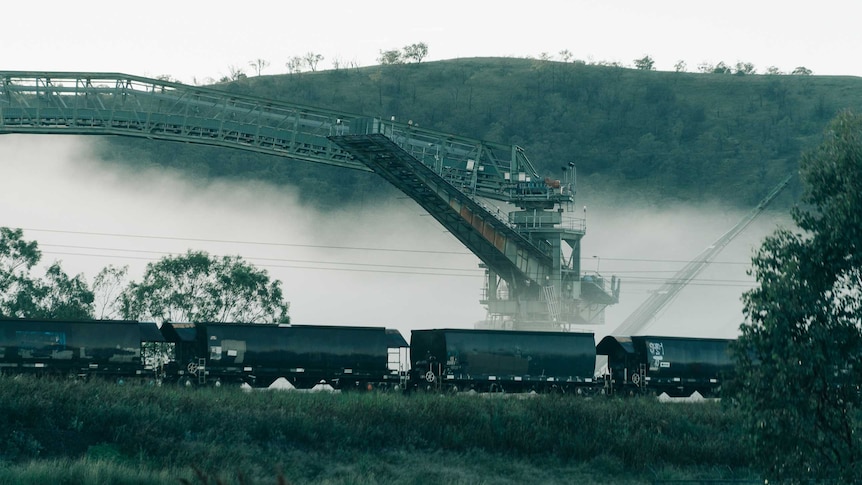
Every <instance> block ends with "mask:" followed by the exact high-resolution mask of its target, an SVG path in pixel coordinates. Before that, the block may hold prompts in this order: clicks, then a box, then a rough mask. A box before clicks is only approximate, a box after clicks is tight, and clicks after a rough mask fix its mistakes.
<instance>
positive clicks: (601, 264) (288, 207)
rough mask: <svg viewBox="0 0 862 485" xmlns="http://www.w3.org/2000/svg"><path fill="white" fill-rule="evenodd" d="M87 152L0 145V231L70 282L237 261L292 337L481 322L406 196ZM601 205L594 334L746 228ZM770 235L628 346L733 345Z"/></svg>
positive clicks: (40, 144) (724, 220)
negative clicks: (348, 192) (609, 301)
mask: <svg viewBox="0 0 862 485" xmlns="http://www.w3.org/2000/svg"><path fill="white" fill-rule="evenodd" d="M92 141H93V139H90V138H87V137H74V136H46V135H3V136H2V137H0V180H3V182H4V184H3V186H4V190H3V191H0V205H2V207H3V211H2V217H0V226H8V227H21V228H23V229H24V230H25V238H26V239H28V240H36V241H38V243H39V246H40V248H41V249H42V250H43V253H44V256H43V263H44V264H43V266H45V265H47V264H50V263H51V262H53V261H55V260H60V261H61V263H62V267H63V269H64V270H65V271H66V272H67V273H69V274H70V275H74V274H78V273H82V274H83V275H84V276H85V277H86V278H87V280H88V281H92V279H93V277H94V276H95V275H96V274H97V273H98V272H99V271H100V270H101V269H102V268H104V267H105V266H108V265H115V266H123V265H128V266H129V267H130V278H131V279H133V280H140V278H141V276H142V274H143V270H144V268H145V266H146V264H147V263H148V262H152V261H155V260H158V259H160V258H161V257H163V256H165V255H168V254H179V253H184V252H185V251H187V250H189V249H193V250H204V251H208V252H210V253H211V254H214V255H240V256H242V257H243V258H244V259H246V260H247V261H249V262H250V263H252V264H254V265H256V266H258V267H260V268H263V269H266V270H267V271H268V272H269V274H270V276H271V277H272V278H273V279H278V280H280V281H282V283H283V289H284V294H285V296H286V299H287V300H288V301H290V303H291V311H290V313H291V317H292V319H293V321H294V322H295V323H300V324H326V325H385V326H387V327H394V328H398V329H399V330H401V331H402V332H403V333H404V334H405V336H409V331H410V330H411V329H417V328H433V327H461V328H471V327H472V326H473V324H474V323H475V322H476V321H478V320H481V319H483V318H484V317H485V310H484V309H483V308H482V307H481V306H480V305H479V302H478V300H479V296H480V290H481V287H482V284H483V279H482V272H481V270H479V268H478V264H479V260H478V259H477V258H476V257H475V256H473V255H472V254H470V253H469V251H467V250H466V249H465V248H464V247H463V246H462V245H461V244H460V243H459V242H458V241H457V240H456V239H455V238H454V237H453V236H452V235H450V234H448V233H447V232H446V231H445V230H444V229H443V227H442V226H440V225H439V224H438V223H437V222H436V221H435V220H434V219H432V218H431V217H430V216H428V215H427V214H425V213H424V211H423V210H422V209H421V208H420V207H419V206H418V205H417V204H416V203H415V202H413V201H412V200H410V199H407V198H406V197H402V198H398V199H397V200H392V201H390V202H389V203H384V204H380V205H377V206H369V204H367V203H366V204H363V205H361V206H359V207H344V208H343V209H342V210H340V211H337V212H333V213H321V212H319V211H317V210H315V209H312V208H309V207H307V206H303V205H302V204H300V203H299V202H298V198H297V196H296V195H297V193H298V192H297V191H299V190H302V189H301V188H284V187H276V186H273V185H270V184H267V183H263V182H257V183H255V182H235V181H232V182H225V181H219V182H207V181H201V180H193V179H190V178H188V177H187V176H185V175H182V174H180V173H177V172H173V171H169V170H154V169H142V170H134V169H129V168H127V167H128V164H118V163H111V162H110V161H107V162H102V161H99V160H97V159H96V157H95V156H94V155H93V153H92V151H91V149H90V143H91V142H92ZM142 162H143V161H142ZM284 163H300V162H294V161H289V160H285V162H284ZM141 166H146V164H145V163H142V164H141ZM385 183H386V182H385V181H383V180H382V179H381V184H385ZM765 192H766V190H765V191H764V193H765ZM607 200H608V201H611V200H613V201H614V202H604V201H603V200H602V197H593V198H592V199H590V200H578V201H577V202H578V206H580V205H588V206H589V212H588V216H587V217H588V221H587V235H586V237H585V238H584V240H583V243H582V269H583V270H585V271H595V270H598V271H599V272H600V273H602V274H603V275H605V276H610V275H612V274H617V275H618V276H620V277H621V278H622V292H621V295H620V303H619V304H618V305H615V306H612V307H610V308H609V310H608V311H607V315H606V322H607V324H606V325H605V327H604V328H596V329H595V331H596V333H597V335H603V334H606V333H608V332H610V331H611V330H612V329H614V328H615V327H616V326H617V325H619V324H620V323H621V322H622V321H623V320H624V319H625V318H626V317H627V316H628V315H629V314H631V313H632V312H633V311H634V310H635V309H636V308H637V306H638V305H639V304H640V303H642V302H643V300H644V299H646V298H647V296H648V295H649V294H650V293H649V292H650V291H654V290H656V289H657V288H658V287H659V286H660V285H661V283H662V281H663V279H665V278H668V277H671V276H672V275H673V274H674V273H675V272H676V271H677V270H679V269H680V268H682V266H684V264H685V262H687V261H689V260H691V259H693V258H695V257H696V256H697V255H698V254H699V253H700V252H701V251H702V250H703V249H704V248H706V247H707V246H709V245H710V244H711V243H712V242H714V241H715V240H717V239H718V238H719V237H720V236H721V235H722V234H724V233H725V232H726V231H727V230H729V229H730V228H732V227H733V226H734V225H735V224H736V223H737V222H738V221H739V220H741V219H742V217H743V216H744V215H745V212H744V211H730V210H727V209H722V208H721V207H718V206H715V205H700V206H697V207H694V206H686V207H675V208H669V209H662V210H656V209H649V208H644V207H642V206H639V205H637V204H635V203H634V202H633V203H631V204H628V203H619V202H618V201H619V200H620V197H619V196H618V195H617V196H614V197H608V198H607ZM611 204H613V205H611ZM776 223H784V224H788V223H789V218H788V217H787V216H786V215H783V214H776V213H766V214H764V215H762V216H761V217H760V218H758V219H757V220H755V222H754V223H753V224H752V225H751V226H749V228H748V229H747V230H746V231H745V232H743V233H742V234H741V235H740V236H739V237H737V238H736V240H734V242H733V243H731V244H730V245H729V246H728V247H727V248H725V250H724V251H723V252H722V253H721V254H720V255H719V257H718V258H716V261H717V262H718V264H713V265H710V266H709V267H708V268H707V270H706V271H704V272H703V273H701V274H700V275H698V277H697V279H696V280H695V282H693V284H692V285H690V286H689V287H687V288H686V289H685V290H683V291H682V292H681V293H680V294H679V296H678V297H677V298H676V299H675V300H673V301H672V302H671V304H670V305H668V306H667V307H666V308H665V309H664V310H663V311H662V312H660V314H659V315H657V317H656V319H655V320H654V321H653V323H652V324H651V325H650V326H649V327H647V328H646V329H644V330H643V331H642V332H641V333H652V334H667V335H692V336H708V337H732V336H735V335H736V333H737V328H738V326H739V323H740V322H741V321H742V320H741V319H742V316H741V309H742V305H741V303H740V301H739V298H740V296H741V294H742V292H743V291H745V290H746V289H747V288H750V287H751V285H752V284H753V280H752V278H750V277H748V276H747V275H746V269H747V267H748V266H747V264H746V263H748V262H749V261H750V257H751V255H752V251H753V249H754V248H755V247H757V246H759V244H760V242H761V240H762V238H763V237H764V236H765V235H766V234H768V233H770V232H772V230H774V228H775V225H776Z"/></svg>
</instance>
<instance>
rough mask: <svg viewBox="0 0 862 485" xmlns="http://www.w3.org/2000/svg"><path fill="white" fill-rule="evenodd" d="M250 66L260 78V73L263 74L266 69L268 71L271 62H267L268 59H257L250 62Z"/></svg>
mask: <svg viewBox="0 0 862 485" xmlns="http://www.w3.org/2000/svg"><path fill="white" fill-rule="evenodd" d="M248 65H249V66H251V68H252V69H254V72H255V73H256V74H257V75H258V76H260V73H261V72H262V71H263V70H264V69H266V68H267V67H269V61H267V60H266V59H261V58H257V59H255V60H253V61H249V63H248Z"/></svg>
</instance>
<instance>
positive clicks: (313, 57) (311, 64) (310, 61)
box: [303, 52, 323, 72]
mask: <svg viewBox="0 0 862 485" xmlns="http://www.w3.org/2000/svg"><path fill="white" fill-rule="evenodd" d="M303 60H304V61H305V65H306V66H308V68H309V69H311V72H315V71H317V64H319V63H320V61H322V60H323V56H322V55H321V54H317V53H315V52H308V53H306V54H305V56H304V57H303Z"/></svg>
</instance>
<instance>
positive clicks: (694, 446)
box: [0, 377, 751, 484]
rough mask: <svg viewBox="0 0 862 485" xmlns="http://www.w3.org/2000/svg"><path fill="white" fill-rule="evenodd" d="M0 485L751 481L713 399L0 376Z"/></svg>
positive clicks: (731, 418)
mask: <svg viewBox="0 0 862 485" xmlns="http://www.w3.org/2000/svg"><path fill="white" fill-rule="evenodd" d="M0 422H2V426H0V457H2V461H0V483H68V484H79V483H80V484H96V483H147V484H149V483H181V482H182V481H185V482H186V483H198V484H200V483H224V484H231V483H248V484H252V483H253V484H257V483H292V484H300V483H315V484H317V483H319V484H364V483H369V484H370V483H393V484H394V483H399V484H401V483H417V484H419V483H465V484H466V483H650V482H651V481H653V480H671V479H690V478H750V476H751V475H750V474H749V472H748V467H749V465H750V463H749V457H748V454H747V453H746V449H747V443H746V438H745V435H744V433H743V432H742V430H741V428H740V427H739V425H738V423H739V416H738V415H737V414H736V412H735V411H734V410H733V409H731V408H728V407H727V406H722V405H721V404H719V403H714V402H706V403H696V404H662V403H659V402H657V401H656V400H654V399H646V398H643V399H612V398H577V397H570V396H538V397H533V398H528V399H505V398H486V397H479V396H438V395H410V396H404V395H400V394H377V393H369V394H365V393H362V394H360V393H346V394H307V393H291V392H243V391H240V390H238V389H224V388H222V389H179V388H173V387H154V386H139V385H125V386H118V385H115V384H112V383H105V382H98V381H93V382H75V381H51V380H44V379H43V380H36V379H30V378H11V377H0Z"/></svg>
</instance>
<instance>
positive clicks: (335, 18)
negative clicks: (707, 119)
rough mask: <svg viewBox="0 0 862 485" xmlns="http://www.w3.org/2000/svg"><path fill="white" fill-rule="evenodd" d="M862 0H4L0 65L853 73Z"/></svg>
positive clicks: (202, 75)
mask: <svg viewBox="0 0 862 485" xmlns="http://www.w3.org/2000/svg"><path fill="white" fill-rule="evenodd" d="M860 13H862V2H859V1H857V0H819V1H817V2H773V1H751V0H747V1H740V0H723V1H721V2H718V1H692V0H664V1H662V0H654V1H643V0H618V1H612V0H595V1H593V0H588V1H587V0H553V1H551V0H533V1H530V2H512V1H503V2H490V1H472V2H471V1H467V2H465V1H454V0H438V1H436V2H432V3H423V2H403V1H393V0H377V1H374V2H361V1H345V0H328V1H323V2H313V1H305V2H286V1H261V0H245V1H242V2H230V3H219V2H211V1H207V2H204V1H196V0H195V1H190V0H183V1H171V2H168V1H164V0H149V1H146V2H117V1H116V0H111V1H105V0H89V1H87V2H70V1H56V0H47V1H42V2H36V3H33V2H29V3H28V2H9V3H7V4H4V5H3V8H2V11H0V17H2V19H3V21H2V32H3V37H2V42H0V70H62V71H110V72H122V73H126V74H135V75H141V76H153V77H154V76H158V75H170V76H172V77H173V78H174V79H177V80H179V81H182V82H186V83H191V82H194V81H197V82H204V81H205V80H207V79H208V78H214V79H217V78H219V77H221V76H224V75H227V74H228V73H229V72H230V66H234V67H236V68H242V69H245V70H246V72H248V73H251V72H252V70H251V68H250V67H249V62H250V61H252V60H254V59H264V60H266V61H268V62H269V63H270V66H269V68H268V69H266V70H265V71H263V73H264V74H278V73H284V72H286V67H285V63H286V62H287V60H288V59H290V58H291V57H294V56H302V55H304V54H306V53H308V52H313V53H317V54H320V55H322V56H323V57H324V60H323V61H322V62H321V63H320V65H319V66H318V68H319V69H324V68H331V67H332V63H333V61H334V60H336V59H337V60H339V61H340V63H341V64H342V65H347V64H351V63H353V64H355V65H359V66H369V65H374V64H377V63H378V62H377V58H378V57H379V55H380V51H382V50H391V49H401V48H403V47H404V46H406V45H410V44H414V43H419V42H424V43H426V44H427V45H428V48H429V49H428V58H427V60H428V61H436V60H444V59H455V58H463V57H487V56H493V57H505V56H509V57H539V56H540V55H541V54H542V53H547V54H549V55H551V56H554V57H555V58H558V59H559V52H560V51H562V50H564V49H565V50H568V51H570V52H571V53H572V54H573V56H574V58H576V59H581V60H584V61H587V62H600V61H606V62H619V63H621V64H623V65H632V63H633V60H634V59H638V58H642V57H643V56H645V55H649V56H651V57H652V58H653V59H654V60H655V62H656V68H657V69H659V70H673V69H674V65H675V64H676V63H677V62H678V61H680V60H682V61H684V62H685V63H686V65H687V66H688V70H689V71H693V72H694V71H696V70H697V66H698V65H699V64H701V63H704V62H706V63H710V64H717V63H718V62H721V61H723V62H725V63H726V64H728V65H735V64H736V63H737V62H740V61H741V62H750V63H753V64H754V65H755V67H756V68H757V69H758V71H759V72H764V71H765V70H766V68H767V67H769V66H775V67H777V68H779V69H780V70H782V71H785V72H789V71H792V70H793V69H794V68H796V67H798V66H804V67H807V68H808V69H810V70H812V71H813V72H814V74H816V75H853V76H860V75H862V58H860V57H859V56H857V55H855V52H856V50H857V49H858V48H859V47H860V46H862V29H860V28H859V26H858V19H859V18H860Z"/></svg>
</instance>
